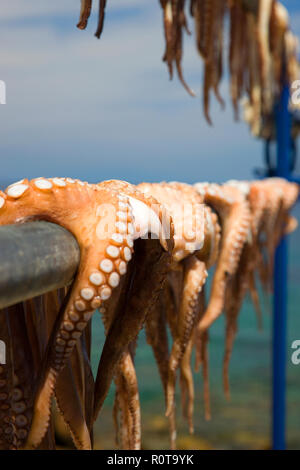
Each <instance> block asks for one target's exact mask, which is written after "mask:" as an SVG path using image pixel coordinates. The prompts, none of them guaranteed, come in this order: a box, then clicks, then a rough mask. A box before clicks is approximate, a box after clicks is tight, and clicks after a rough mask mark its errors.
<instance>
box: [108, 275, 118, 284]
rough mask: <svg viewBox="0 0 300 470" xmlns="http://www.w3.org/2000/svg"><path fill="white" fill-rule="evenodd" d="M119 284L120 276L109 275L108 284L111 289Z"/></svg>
mask: <svg viewBox="0 0 300 470" xmlns="http://www.w3.org/2000/svg"><path fill="white" fill-rule="evenodd" d="M119 282H120V276H119V274H118V273H111V275H110V276H109V280H108V283H109V285H110V286H111V287H117V286H118V285H119Z"/></svg>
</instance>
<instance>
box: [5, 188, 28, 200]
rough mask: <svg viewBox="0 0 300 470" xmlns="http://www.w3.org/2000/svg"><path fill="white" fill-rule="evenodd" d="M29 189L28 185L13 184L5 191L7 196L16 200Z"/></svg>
mask: <svg viewBox="0 0 300 470" xmlns="http://www.w3.org/2000/svg"><path fill="white" fill-rule="evenodd" d="M28 188H29V186H28V184H14V185H12V186H10V187H9V188H8V189H7V195H8V196H9V197H13V198H15V199H17V198H18V197H20V196H22V194H24V193H25V191H27V189H28Z"/></svg>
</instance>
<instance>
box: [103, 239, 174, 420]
mask: <svg viewBox="0 0 300 470" xmlns="http://www.w3.org/2000/svg"><path fill="white" fill-rule="evenodd" d="M156 242H157V241H156V240H137V242H136V244H135V248H134V249H135V259H136V265H135V266H134V268H135V269H134V274H133V281H132V283H131V285H130V287H129V289H128V290H127V295H126V301H125V302H122V306H121V310H122V312H120V314H118V315H116V316H115V318H114V319H113V321H112V323H111V325H110V327H109V330H108V333H107V337H106V341H105V344H104V347H103V351H102V355H101V359H100V363H99V367H98V372H97V379H96V385H95V417H96V416H97V415H98V413H99V411H100V409H101V407H102V404H103V402H104V399H105V397H106V394H107V391H108V388H109V385H110V383H111V380H112V376H113V373H114V369H115V367H116V365H117V363H118V361H119V359H120V356H121V354H122V353H123V352H124V351H125V349H126V347H127V346H128V344H129V343H130V342H131V341H133V340H134V339H135V338H136V336H137V334H138V332H139V330H140V329H141V327H142V325H143V323H144V320H145V318H146V316H147V314H148V312H149V310H150V308H151V306H152V305H153V303H154V302H155V301H156V299H157V297H158V294H159V292H160V290H161V288H162V285H163V282H164V280H165V276H166V272H167V270H168V259H169V254H168V252H162V249H161V245H160V244H159V243H156ZM123 305H125V307H123Z"/></svg>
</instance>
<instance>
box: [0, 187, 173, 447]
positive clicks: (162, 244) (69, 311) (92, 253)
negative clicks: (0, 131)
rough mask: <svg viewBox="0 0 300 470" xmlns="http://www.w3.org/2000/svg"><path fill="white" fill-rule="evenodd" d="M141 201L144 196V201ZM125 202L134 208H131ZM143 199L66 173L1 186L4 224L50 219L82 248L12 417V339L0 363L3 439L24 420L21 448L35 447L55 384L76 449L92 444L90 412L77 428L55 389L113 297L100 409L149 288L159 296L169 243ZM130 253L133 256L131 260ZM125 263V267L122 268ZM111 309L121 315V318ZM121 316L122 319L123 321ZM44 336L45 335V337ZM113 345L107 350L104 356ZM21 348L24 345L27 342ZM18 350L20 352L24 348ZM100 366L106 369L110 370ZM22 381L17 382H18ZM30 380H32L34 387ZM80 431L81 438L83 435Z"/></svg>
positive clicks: (135, 330)
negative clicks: (149, 233) (150, 235)
mask: <svg viewBox="0 0 300 470" xmlns="http://www.w3.org/2000/svg"><path fill="white" fill-rule="evenodd" d="M143 200H144V202H142V201H143ZM129 201H131V202H129ZM131 204H133V205H134V206H135V208H134V209H133V208H132V205H131ZM147 204H148V201H147V200H146V199H145V198H143V196H140V200H136V199H135V198H134V197H130V198H129V197H128V196H126V195H125V194H124V193H123V192H122V191H118V190H117V184H116V183H114V182H111V183H109V182H108V183H100V184H98V185H90V184H88V183H83V182H81V181H78V180H72V179H70V178H67V179H64V178H53V179H45V178H37V179H35V180H32V181H28V180H22V181H20V182H18V183H15V184H13V185H11V186H9V187H8V188H7V189H6V191H5V192H3V193H1V195H0V206H1V209H0V223H1V224H2V225H3V224H10V223H22V222H25V221H26V220H29V219H31V220H32V219H43V220H48V221H52V222H55V223H58V224H59V225H62V226H63V227H65V228H66V229H68V230H69V231H70V232H71V233H73V234H74V236H75V237H76V239H77V241H78V244H79V247H80V249H81V261H80V266H79V269H78V273H77V275H76V278H75V280H74V282H73V284H72V286H71V289H70V290H69V292H68V295H67V297H66V298H65V299H64V301H63V303H62V307H61V310H60V312H59V314H58V315H57V316H56V318H55V320H54V321H53V323H54V325H53V327H52V330H51V334H50V337H49V339H48V344H47V347H46V352H45V354H44V356H43V358H42V361H41V367H40V368H39V371H38V374H37V377H36V380H34V381H32V380H31V379H32V377H31V376H30V375H29V378H30V380H29V378H28V382H27V387H28V386H29V385H28V384H29V383H30V387H31V393H30V397H29V404H28V407H26V403H25V402H23V403H22V406H21V407H20V408H17V411H16V413H17V414H18V416H16V417H14V415H13V411H12V410H14V409H15V408H16V405H14V404H13V403H14V402H15V401H16V397H15V396H13V395H12V390H13V384H14V376H13V370H14V368H15V361H17V357H16V358H15V357H14V354H16V353H15V352H14V347H13V345H12V347H11V348H10V351H11V362H8V366H5V367H4V369H5V370H4V371H2V368H1V375H3V373H4V374H8V375H7V377H4V378H2V380H4V382H3V384H4V387H7V390H8V392H9V393H5V392H4V395H3V400H4V401H5V400H7V401H8V402H10V403H11V406H10V405H9V403H4V404H3V405H5V407H3V408H2V411H4V414H3V415H2V416H1V420H3V421H4V422H6V421H9V422H10V423H11V426H10V427H9V429H10V430H11V429H12V430H13V432H12V433H11V434H9V433H8V432H7V435H8V436H10V439H9V445H17V444H15V441H16V439H15V437H14V435H15V434H16V431H15V428H14V422H16V423H17V424H18V423H19V425H20V426H21V424H23V425H24V426H23V427H25V425H26V426H27V428H26V429H25V431H27V436H26V439H25V431H24V432H23V434H24V439H23V441H25V445H24V446H25V447H26V448H36V447H38V446H39V445H40V443H41V442H42V440H43V439H44V437H45V435H46V433H47V431H48V429H49V425H50V420H51V399H52V397H53V394H54V391H55V390H56V385H57V384H58V388H57V390H58V391H57V404H58V407H59V408H60V407H61V409H62V411H63V412H64V413H65V417H66V420H68V418H69V419H70V420H71V421H72V420H73V423H70V428H72V429H73V434H74V437H75V439H74V440H75V441H76V440H77V439H78V441H80V447H81V448H91V439H90V436H89V434H90V433H89V432H86V431H88V429H89V426H90V424H91V423H92V422H93V417H94V413H93V410H88V416H85V420H84V421H85V422H86V424H87V425H86V427H85V428H84V429H82V427H81V426H80V427H79V428H77V425H78V422H77V423H76V420H75V418H74V419H73V418H72V412H70V406H69V409H68V403H67V402H66V395H65V394H63V393H61V390H62V389H63V388H64V386H65V383H66V382H68V381H69V378H70V373H71V371H69V372H68V370H67V369H66V364H67V362H68V361H69V360H70V358H71V356H72V354H73V352H74V348H75V346H76V344H78V343H79V341H83V340H82V334H83V332H85V329H86V327H87V325H88V323H89V321H90V319H91V316H92V314H93V312H94V310H95V309H97V308H99V307H100V306H102V307H103V308H105V306H106V305H108V307H109V299H110V298H111V300H112V302H113V303H115V305H116V308H115V311H114V314H115V315H114V316H113V317H111V318H110V322H111V325H110V328H109V331H108V334H107V340H106V342H105V345H104V348H103V352H102V356H101V360H100V370H101V371H103V376H101V377H97V380H96V384H95V409H96V410H97V409H99V407H100V406H101V401H102V400H103V399H104V398H105V394H106V392H107V389H108V387H109V384H110V381H111V379H112V376H113V372H114V368H115V366H116V364H117V363H118V361H119V359H120V357H121V355H122V353H123V352H124V351H125V350H126V347H127V346H128V344H129V343H130V341H131V339H132V337H135V336H136V334H137V333H138V331H139V329H140V327H141V325H142V322H143V318H144V315H145V312H147V309H148V308H149V307H147V304H148V302H149V303H151V302H153V301H154V300H155V295H153V293H152V290H151V289H152V287H154V291H155V293H156V295H158V292H159V289H160V287H161V283H162V281H163V277H164V271H165V270H166V266H167V264H168V262H167V259H168V256H169V255H168V253H169V252H170V249H171V248H170V247H171V245H172V242H171V240H170V239H169V240H165V239H163V235H162V224H161V219H160V213H159V209H157V206H158V205H156V210H157V211H158V212H157V213H156V212H155V211H154V210H153V209H152V208H149V207H148V205H147ZM144 210H145V211H146V215H145V214H144V212H143V211H144ZM147 217H150V219H151V221H152V222H153V223H152V230H154V231H156V232H155V235H156V239H151V240H145V243H144V240H142V241H141V242H140V240H139V233H140V232H137V231H136V229H138V230H142V231H143V232H142V233H143V235H145V233H144V230H145V228H147V229H148V219H147ZM153 219H154V220H153ZM145 224H146V225H145ZM135 240H136V241H135ZM134 244H136V246H134ZM133 251H134V257H133V260H132V262H131V263H130V260H131V258H132V255H133ZM127 267H128V268H129V269H128V273H127V274H126V271H127ZM149 271H151V272H153V276H156V280H157V283H156V282H154V281H153V278H151V276H150V282H149V281H148V279H147V280H146V277H145V274H146V272H147V274H148V273H149ZM125 274H126V275H125ZM135 276H137V277H135ZM151 279H152V282H151ZM156 280H155V281H156ZM124 286H127V287H128V290H127V291H126V292H124V291H125V290H126V289H124ZM145 290H147V292H148V296H147V297H146V296H145V295H144V292H145ZM142 291H143V292H142ZM115 292H116V295H118V294H119V297H118V300H117V301H116V300H115V298H114V295H112V294H114V293H115ZM120 293H121V294H122V296H120ZM149 294H150V295H149ZM125 299H126V300H127V304H126V305H127V308H125V309H124V308H123V304H122V301H124V300H125ZM128 307H129V308H128ZM122 310H123V311H122ZM117 313H121V316H122V320H121V321H120V318H118V314H117ZM7 317H8V314H5V313H3V312H1V321H3V322H4V323H5V322H6V323H8V324H9V322H8V320H7ZM127 317H128V319H127ZM5 319H6V320H5ZM126 319H127V320H126ZM48 320H49V318H48ZM124 321H125V325H127V326H125V327H124ZM48 327H49V325H48ZM3 329H4V331H6V332H7V334H6V336H8V337H9V335H10V334H11V333H10V331H9V326H7V327H5V326H4V327H3ZM46 331H47V330H46ZM5 339H7V338H5ZM46 339H47V336H45V338H44V341H45V340H46ZM86 341H90V340H89V338H88V337H86ZM10 343H11V341H9V342H8V344H10ZM112 345H113V353H112V354H110V351H111V348H112ZM27 347H29V345H28V340H27ZM23 349H24V350H25V346H24V348H23ZM83 352H84V349H81V350H79V357H78V358H77V359H76V358H75V359H74V360H79V361H80V356H81V355H82V354H83ZM107 354H108V355H107ZM29 357H30V356H29ZM30 365H31V362H30V360H29V371H31V373H32V371H34V370H36V368H34V367H33V368H31V367H30ZM103 367H104V370H103ZM105 367H108V370H107V369H105ZM73 371H74V369H73ZM61 373H63V376H61ZM28 374H29V372H28ZM88 374H89V371H87V370H86V371H84V372H83V375H84V378H86V379H87V376H88ZM77 379H78V377H74V380H75V383H74V387H75V388H76V389H77V385H76V380H77ZM19 382H20V379H18V378H17V380H16V383H17V384H18V383H19ZM21 383H23V382H22V381H21ZM32 383H34V384H35V385H34V387H33V386H32ZM24 387H25V385H24ZM32 390H34V391H32ZM78 390H79V389H78ZM78 390H77V391H78ZM22 393H23V392H22ZM24 393H25V388H24ZM83 393H84V391H83ZM99 397H100V403H99ZM11 400H13V402H11ZM3 405H2V406H3ZM7 407H8V408H7ZM26 408H28V409H29V411H28V413H29V414H27V416H26V415H24V414H22V413H23V412H25V410H26ZM20 413H21V414H20ZM24 417H25V418H26V419H25V418H24ZM21 421H22V423H21ZM72 424H73V425H74V426H72ZM83 427H84V426H83ZM4 429H5V428H4ZM22 429H23V428H22ZM76 432H77V433H78V432H79V433H80V435H79V436H76ZM82 437H83V439H81V438H82ZM2 440H3V439H2ZM23 441H22V444H23ZM81 441H82V442H81Z"/></svg>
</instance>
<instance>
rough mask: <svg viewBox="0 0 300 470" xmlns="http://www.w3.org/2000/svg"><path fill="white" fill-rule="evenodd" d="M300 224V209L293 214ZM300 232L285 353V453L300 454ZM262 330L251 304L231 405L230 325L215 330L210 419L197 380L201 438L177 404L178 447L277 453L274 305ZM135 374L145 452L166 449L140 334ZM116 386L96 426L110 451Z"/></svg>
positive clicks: (242, 327) (155, 379)
mask: <svg viewBox="0 0 300 470" xmlns="http://www.w3.org/2000/svg"><path fill="white" fill-rule="evenodd" d="M295 215H296V216H297V217H298V219H299V220H300V208H299V207H298V208H297V209H296V210H295ZM299 242H300V231H299V230H298V231H297V232H295V233H294V234H293V235H291V236H290V237H289V254H290V258H289V259H290V264H289V283H288V288H289V291H288V294H289V302H288V341H287V346H286V353H287V359H288V360H287V362H288V365H287V446H288V448H292V449H300V365H299V366H296V365H293V364H292V362H291V353H292V349H291V344H292V341H294V340H295V339H300V308H299V303H300V282H299V281H300V243H299ZM262 305H263V311H264V316H263V330H262V331H259V330H258V328H257V319H256V316H255V313H254V311H253V307H252V305H251V303H250V301H249V300H248V299H247V300H246V301H245V304H244V307H243V309H242V312H241V314H240V318H239V332H238V335H237V339H236V342H235V346H234V351H233V356H232V359H231V364H230V382H231V399H230V401H227V400H226V399H225V396H224V393H223V385H222V360H223V350H224V319H223V318H220V319H219V320H218V321H217V322H216V323H215V325H214V326H213V328H212V329H211V335H210V345H209V355H210V388H211V407H212V419H211V421H209V422H206V421H205V419H204V407H203V394H202V385H203V383H202V378H201V376H200V374H199V373H198V374H196V375H195V388H196V400H195V418H194V423H195V433H194V435H193V436H190V435H189V433H188V428H187V424H186V423H185V421H184V420H183V419H182V418H181V409H180V397H179V395H178V397H177V402H178V406H177V420H178V448H182V449H195V448H197V449H267V448H270V446H271V393H272V390H271V364H272V357H271V340H272V335H271V332H272V298H271V297H269V298H264V299H263V301H262ZM93 331H94V333H93V334H94V341H93V356H92V357H93V364H94V367H95V366H96V363H97V361H98V359H99V354H100V352H101V349H102V345H103V341H104V333H103V328H102V325H101V320H100V317H99V315H97V316H96V317H95V319H94V324H93ZM136 369H137V375H138V380H139V390H140V398H141V405H142V426H143V429H142V430H143V447H144V448H146V449H151V448H152V449H153V448H154V449H164V448H166V449H167V448H168V427H167V421H166V418H165V417H164V398H163V393H162V387H161V384H160V380H159V376H158V372H157V367H156V364H155V362H154V359H153V356H152V352H151V349H150V347H149V346H148V345H147V343H146V341H145V336H144V334H143V332H142V333H141V334H140V337H139V341H138V348H137V354H136ZM113 397H114V386H113V385H112V387H111V391H110V393H109V396H108V397H107V399H106V402H105V405H104V408H103V410H102V413H101V415H100V418H99V419H98V423H97V427H96V430H97V432H96V447H99V448H112V447H113V446H114V445H115V443H114V431H113V425H112V405H113Z"/></svg>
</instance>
